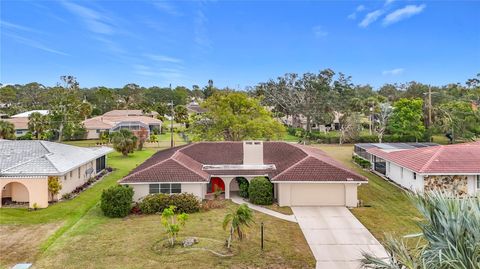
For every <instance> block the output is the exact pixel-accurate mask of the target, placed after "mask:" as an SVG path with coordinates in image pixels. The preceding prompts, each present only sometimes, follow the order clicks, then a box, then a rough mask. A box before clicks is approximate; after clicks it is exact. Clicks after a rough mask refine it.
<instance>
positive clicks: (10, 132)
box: [0, 120, 15, 139]
mask: <svg viewBox="0 0 480 269" xmlns="http://www.w3.org/2000/svg"><path fill="white" fill-rule="evenodd" d="M0 139H15V125H13V123H11V122H8V121H4V120H0Z"/></svg>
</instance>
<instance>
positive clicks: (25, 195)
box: [1, 182, 30, 206]
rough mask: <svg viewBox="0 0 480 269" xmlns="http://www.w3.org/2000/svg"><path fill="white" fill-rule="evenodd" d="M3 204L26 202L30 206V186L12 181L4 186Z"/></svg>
mask: <svg viewBox="0 0 480 269" xmlns="http://www.w3.org/2000/svg"><path fill="white" fill-rule="evenodd" d="M1 198H2V206H5V205H13V204H19V205H21V204H24V205H25V206H29V201H30V194H29V192H28V188H27V187H26V186H25V185H23V184H22V183H19V182H10V183H8V184H6V185H5V186H3V187H2V193H1Z"/></svg>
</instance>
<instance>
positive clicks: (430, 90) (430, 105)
mask: <svg viewBox="0 0 480 269" xmlns="http://www.w3.org/2000/svg"><path fill="white" fill-rule="evenodd" d="M431 125H432V87H430V86H429V87H428V127H430V126H431Z"/></svg>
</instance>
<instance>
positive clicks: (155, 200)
mask: <svg viewBox="0 0 480 269" xmlns="http://www.w3.org/2000/svg"><path fill="white" fill-rule="evenodd" d="M171 205H173V206H175V210H176V212H179V213H193V212H198V211H199V210H200V202H199V201H198V199H197V197H196V196H195V195H193V194H191V193H179V194H163V193H158V194H150V195H148V196H146V197H145V198H143V200H142V201H141V202H140V203H139V207H140V210H141V211H142V213H143V214H155V213H159V212H163V210H164V209H165V208H169V207H170V206H171Z"/></svg>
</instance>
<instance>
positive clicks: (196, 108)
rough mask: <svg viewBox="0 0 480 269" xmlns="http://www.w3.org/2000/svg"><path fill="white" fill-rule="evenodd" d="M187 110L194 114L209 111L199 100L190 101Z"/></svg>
mask: <svg viewBox="0 0 480 269" xmlns="http://www.w3.org/2000/svg"><path fill="white" fill-rule="evenodd" d="M187 111H188V113H189V114H194V115H198V114H203V113H205V112H207V110H206V109H205V108H203V107H201V106H200V104H199V103H197V102H190V103H189V104H187Z"/></svg>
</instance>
